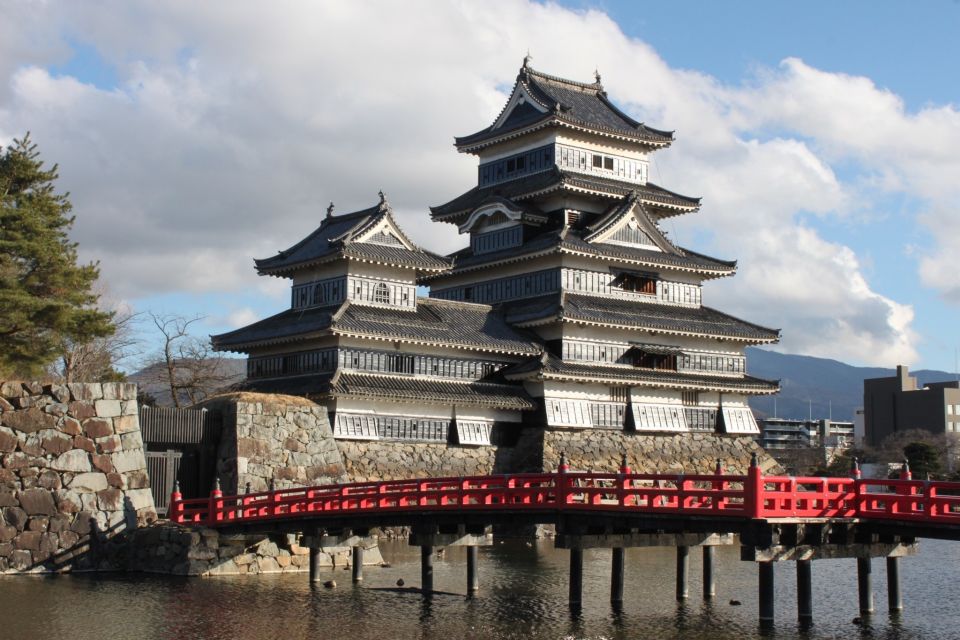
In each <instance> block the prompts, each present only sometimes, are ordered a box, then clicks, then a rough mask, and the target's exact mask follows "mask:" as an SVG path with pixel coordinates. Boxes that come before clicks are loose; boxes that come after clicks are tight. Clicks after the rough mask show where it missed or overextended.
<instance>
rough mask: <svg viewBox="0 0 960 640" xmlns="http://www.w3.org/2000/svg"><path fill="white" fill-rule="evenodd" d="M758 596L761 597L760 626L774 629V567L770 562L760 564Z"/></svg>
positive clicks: (758, 565) (758, 564)
mask: <svg viewBox="0 0 960 640" xmlns="http://www.w3.org/2000/svg"><path fill="white" fill-rule="evenodd" d="M757 567H758V573H759V580H758V586H759V589H758V595H759V597H760V626H761V627H763V628H770V627H773V581H774V576H773V567H774V563H773V562H770V561H765V562H758V563H757Z"/></svg>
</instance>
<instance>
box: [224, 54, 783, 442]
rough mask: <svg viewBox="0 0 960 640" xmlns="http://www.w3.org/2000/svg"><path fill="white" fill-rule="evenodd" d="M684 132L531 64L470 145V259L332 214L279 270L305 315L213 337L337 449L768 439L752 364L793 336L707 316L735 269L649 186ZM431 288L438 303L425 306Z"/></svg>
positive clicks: (675, 198) (678, 201)
mask: <svg viewBox="0 0 960 640" xmlns="http://www.w3.org/2000/svg"><path fill="white" fill-rule="evenodd" d="M672 141H673V136H672V133H671V132H666V131H660V130H657V129H653V128H650V127H647V126H645V125H644V124H642V123H639V122H636V121H635V120H633V119H631V118H630V117H629V116H627V115H626V114H624V113H623V112H622V111H620V110H619V109H618V108H617V107H616V106H614V105H613V103H612V102H610V100H609V99H608V97H607V94H606V91H604V89H603V86H602V85H601V83H600V77H599V75H598V76H597V80H596V82H593V83H581V82H573V81H570V80H564V79H561V78H556V77H553V76H549V75H546V74H543V73H540V72H538V71H535V70H533V69H532V68H531V67H530V66H529V64H528V62H527V61H525V62H524V65H523V67H522V68H521V70H520V73H519V75H518V76H517V80H516V84H515V85H514V87H513V92H512V93H511V95H510V98H509V100H508V101H507V103H506V105H505V106H504V108H503V110H502V111H501V113H500V114H499V115H498V116H497V118H496V120H495V121H494V122H493V124H491V125H490V126H489V127H487V128H486V129H483V130H482V131H479V132H477V133H474V134H472V135H468V136H464V137H461V138H457V139H456V147H457V149H458V150H459V151H460V152H463V153H471V154H473V155H476V156H477V157H478V158H479V167H478V172H477V185H476V186H474V187H473V188H471V189H470V190H469V191H467V192H466V193H463V194H462V195H460V196H458V197H456V198H454V199H453V200H451V201H449V202H447V203H446V204H442V205H439V206H435V207H431V216H432V218H433V220H434V221H436V222H444V223H449V224H455V225H457V227H458V229H459V231H460V233H462V234H464V235H466V236H468V237H469V245H468V246H466V247H465V248H463V249H461V250H460V251H457V252H455V253H453V254H451V255H449V256H445V257H444V256H438V255H435V254H433V253H430V252H429V251H425V250H424V249H422V248H420V247H418V246H416V245H415V244H414V243H413V242H411V241H410V239H409V238H408V237H407V236H406V235H405V234H404V233H403V231H402V230H401V229H400V228H399V227H398V225H397V223H396V221H395V220H394V217H393V214H392V212H391V209H390V206H389V204H388V203H387V202H386V200H385V198H383V196H382V194H381V197H380V202H379V203H378V204H376V205H375V206H373V207H371V208H369V209H365V210H362V211H358V212H355V213H350V214H347V215H333V212H332V207H331V209H329V210H328V215H327V217H326V219H325V220H324V221H323V222H322V223H321V225H320V226H319V227H318V228H317V229H316V230H315V231H314V232H313V233H311V234H310V235H309V236H307V237H306V238H304V239H303V240H301V241H300V242H298V243H297V244H295V245H293V246H292V247H290V248H289V249H287V250H285V251H282V252H280V253H279V254H277V255H276V256H273V257H271V258H267V259H263V260H257V261H256V266H257V270H258V272H259V273H260V274H262V275H271V276H279V277H284V278H288V279H290V281H291V305H290V308H289V309H288V310H286V311H284V312H282V313H280V314H277V315H275V316H273V317H271V318H267V319H265V320H262V321H260V322H257V323H254V324H252V325H249V326H247V327H244V328H242V329H238V330H236V331H232V332H230V333H226V334H222V335H219V336H214V337H213V341H214V346H215V347H216V348H217V349H219V350H223V351H236V352H241V353H246V354H248V356H249V357H248V365H247V376H248V379H247V381H246V383H245V386H246V387H247V388H249V389H254V390H258V391H267V392H280V393H287V394H295V395H304V396H308V397H310V398H312V399H314V400H317V401H320V402H323V403H324V404H325V405H326V406H327V407H328V409H329V412H330V421H331V425H332V426H333V429H334V435H335V436H336V437H337V438H340V439H363V440H394V441H397V440H399V441H403V440H409V441H419V442H449V443H455V444H460V445H473V446H482V445H488V444H497V443H507V442H511V441H515V439H516V438H517V436H518V434H519V432H520V430H521V429H531V428H532V429H551V430H553V429H607V430H620V431H635V432H640V433H643V432H650V433H656V432H689V431H699V432H709V433H715V432H719V433H731V434H756V433H758V429H757V424H756V422H755V421H754V418H753V415H752V413H751V411H750V409H749V408H748V406H747V398H748V397H749V396H750V395H754V394H770V393H775V392H776V391H778V385H777V383H775V382H771V381H767V380H761V379H758V378H753V377H751V376H748V375H746V367H745V358H744V348H745V347H746V346H747V345H755V344H763V343H771V342H776V341H777V340H778V338H779V332H778V331H777V330H774V329H768V328H765V327H761V326H758V325H755V324H752V323H749V322H746V321H744V320H740V319H738V318H735V317H733V316H730V315H728V314H725V313H723V312H721V311H719V310H717V309H714V308H712V307H708V306H705V305H704V304H703V301H702V295H701V291H702V287H703V284H704V282H705V281H707V280H710V279H713V278H720V277H727V276H731V275H733V274H734V272H735V270H736V263H735V262H729V261H725V260H718V259H716V258H711V257H709V256H705V255H703V254H700V253H696V252H694V251H691V250H689V249H686V248H684V247H680V246H677V245H676V244H674V243H673V242H671V241H670V239H669V238H667V237H666V235H665V234H664V233H663V231H661V229H660V221H661V220H663V219H664V218H667V217H670V216H676V215H682V214H686V213H692V212H695V211H696V210H697V209H698V208H699V204H700V202H699V199H697V198H691V197H687V196H682V195H679V194H676V193H673V192H671V191H668V190H667V189H664V188H662V187H659V186H657V185H655V184H653V183H651V182H649V181H648V180H647V175H648V162H649V157H650V154H652V153H653V152H655V151H657V150H660V149H664V148H666V147H668V146H669V145H670V144H671V142H672ZM417 285H423V286H428V287H429V289H430V297H427V298H424V297H418V296H417V295H416V288H417Z"/></svg>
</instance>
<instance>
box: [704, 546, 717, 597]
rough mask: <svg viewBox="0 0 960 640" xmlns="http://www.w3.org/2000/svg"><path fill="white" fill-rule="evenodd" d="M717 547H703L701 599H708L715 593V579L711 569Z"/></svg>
mask: <svg viewBox="0 0 960 640" xmlns="http://www.w3.org/2000/svg"><path fill="white" fill-rule="evenodd" d="M716 550H717V548H716V547H715V546H713V545H706V546H704V547H703V599H704V600H710V599H711V598H713V597H714V596H715V595H717V580H716V577H715V576H714V573H713V569H714V564H715V560H716Z"/></svg>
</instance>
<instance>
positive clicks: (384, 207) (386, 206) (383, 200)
mask: <svg viewBox="0 0 960 640" xmlns="http://www.w3.org/2000/svg"><path fill="white" fill-rule="evenodd" d="M377 195H378V196H380V202H379V204H377V209H379V210H380V211H389V210H390V203H389V202H387V196H385V195H384V193H383V189H380V191H378V192H377Z"/></svg>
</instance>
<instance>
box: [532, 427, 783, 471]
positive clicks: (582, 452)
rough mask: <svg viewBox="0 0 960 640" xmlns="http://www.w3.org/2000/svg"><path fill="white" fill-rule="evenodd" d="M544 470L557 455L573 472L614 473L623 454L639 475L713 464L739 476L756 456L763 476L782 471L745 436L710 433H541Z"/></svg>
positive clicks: (550, 467) (549, 468) (550, 468)
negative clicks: (720, 464)
mask: <svg viewBox="0 0 960 640" xmlns="http://www.w3.org/2000/svg"><path fill="white" fill-rule="evenodd" d="M542 437H543V440H542V451H543V461H542V465H543V466H542V469H543V470H544V471H553V470H555V469H556V468H557V466H558V465H559V464H560V453H561V452H563V453H565V454H566V456H567V463H568V464H569V465H570V468H571V470H574V471H591V470H592V471H616V470H617V469H618V468H619V466H620V459H621V456H622V455H623V453H624V452H626V454H627V460H628V462H629V463H630V468H631V469H632V470H633V471H635V472H637V473H680V472H682V473H691V474H692V473H706V474H709V473H713V471H714V469H715V468H716V464H717V460H718V459H719V460H720V462H721V463H722V464H723V468H724V469H725V470H726V472H728V473H734V474H743V473H746V472H747V468H748V467H749V466H750V458H751V457H752V455H753V454H754V453H756V454H757V456H758V457H759V460H760V469H761V470H762V471H763V472H764V473H777V472H779V471H780V468H779V465H778V464H777V462H776V460H774V459H773V458H772V457H770V455H769V454H767V452H766V451H764V450H763V449H762V448H761V447H760V445H758V444H757V443H756V441H755V440H754V439H753V438H750V437H749V436H727V435H717V434H712V433H677V434H669V435H666V434H656V435H653V434H651V435H647V434H633V433H624V432H622V431H601V430H599V429H598V430H590V431H544V432H543V434H542Z"/></svg>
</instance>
